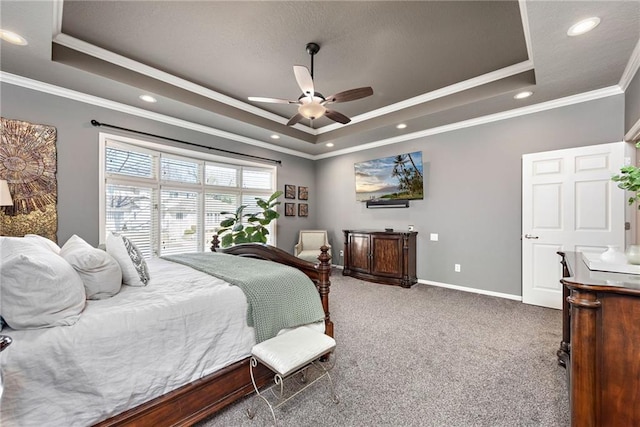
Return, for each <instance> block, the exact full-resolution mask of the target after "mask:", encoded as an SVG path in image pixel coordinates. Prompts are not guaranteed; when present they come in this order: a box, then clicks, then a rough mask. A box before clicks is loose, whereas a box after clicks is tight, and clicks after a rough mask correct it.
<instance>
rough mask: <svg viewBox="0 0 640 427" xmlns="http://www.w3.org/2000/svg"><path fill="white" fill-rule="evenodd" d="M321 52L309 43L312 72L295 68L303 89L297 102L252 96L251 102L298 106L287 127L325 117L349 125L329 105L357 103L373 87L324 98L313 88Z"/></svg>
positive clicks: (344, 118)
mask: <svg viewBox="0 0 640 427" xmlns="http://www.w3.org/2000/svg"><path fill="white" fill-rule="evenodd" d="M319 50H320V45H318V44H317V43H307V53H308V54H309V55H310V56H311V72H309V69H308V68H307V67H305V66H302V65H294V66H293V74H294V75H295V76H296V81H297V82H298V86H300V89H302V95H300V97H298V99H297V100H296V101H293V100H288V99H279V98H263V97H259V96H250V97H249V101H255V102H270V103H275V104H296V105H299V107H298V113H297V114H295V115H294V116H293V117H291V119H289V121H288V122H287V126H293V125H295V124H296V123H298V122H299V121H300V120H302V119H305V118H306V119H310V120H314V119H318V118H320V117H322V116H325V117H327V118H329V119H331V120H333V121H335V122H338V123H342V124H347V123H349V122H350V121H351V119H350V118H349V117H347V116H345V115H344V114H342V113H339V112H338V111H335V110H332V109H329V108H327V107H326V106H327V105H329V104H333V103H335V102H347V101H355V100H356V99H360V98H365V97H367V96H371V95H373V89H372V88H371V87H359V88H356V89H350V90H345V91H343V92H339V93H336V94H335V95H331V96H329V97H326V98H325V97H324V96H323V95H322V94H321V93H320V92H316V90H315V88H314V86H313V56H314V55H315V54H316V53H318V51H319Z"/></svg>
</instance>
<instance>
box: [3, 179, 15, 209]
mask: <svg viewBox="0 0 640 427" xmlns="http://www.w3.org/2000/svg"><path fill="white" fill-rule="evenodd" d="M0 206H13V200H12V199H11V193H10V192H9V183H7V181H6V180H4V179H0Z"/></svg>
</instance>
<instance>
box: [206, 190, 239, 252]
mask: <svg viewBox="0 0 640 427" xmlns="http://www.w3.org/2000/svg"><path fill="white" fill-rule="evenodd" d="M237 207H238V195H237V194H222V193H206V194H205V196H204V212H205V217H204V235H205V241H204V249H205V250H207V249H209V247H210V246H211V239H212V238H213V235H214V234H216V232H217V231H218V228H219V227H220V222H221V221H222V220H223V219H225V218H226V217H227V215H222V212H235V210H236V208H237Z"/></svg>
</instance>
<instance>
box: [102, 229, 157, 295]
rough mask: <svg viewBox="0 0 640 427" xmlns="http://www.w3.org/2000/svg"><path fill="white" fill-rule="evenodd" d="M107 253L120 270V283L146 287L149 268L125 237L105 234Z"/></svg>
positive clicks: (138, 251)
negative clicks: (114, 260) (116, 262)
mask: <svg viewBox="0 0 640 427" xmlns="http://www.w3.org/2000/svg"><path fill="white" fill-rule="evenodd" d="M106 245H107V253H108V254H109V255H111V256H112V257H114V258H115V259H116V261H118V264H120V268H121V269H122V282H123V283H124V284H125V285H129V286H146V285H147V283H149V268H148V267H147V263H146V261H145V260H144V257H143V256H142V253H141V252H140V250H138V248H137V247H136V245H134V244H133V242H132V241H131V240H129V239H128V238H127V237H125V236H122V235H119V234H114V233H109V234H107V242H106Z"/></svg>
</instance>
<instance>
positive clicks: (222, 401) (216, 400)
mask: <svg viewBox="0 0 640 427" xmlns="http://www.w3.org/2000/svg"><path fill="white" fill-rule="evenodd" d="M216 240H217V239H215V238H214V245H213V246H212V247H211V250H212V251H219V252H223V253H227V254H231V255H238V256H245V257H251V258H259V259H265V260H270V261H274V262H278V263H280V264H285V265H289V266H292V267H295V268H297V269H299V270H301V271H302V272H304V273H305V274H306V275H307V276H309V278H310V279H311V280H312V281H313V282H314V283H315V285H316V288H317V289H318V293H319V294H320V299H321V301H322V307H323V309H324V312H325V326H326V332H325V333H326V334H327V335H329V336H331V337H333V322H331V316H330V313H329V290H330V286H331V282H330V280H329V276H330V274H331V263H330V260H331V256H330V255H329V254H328V250H329V248H328V247H326V246H323V247H322V248H321V249H320V250H321V254H320V256H319V257H318V260H319V262H318V263H317V264H312V263H310V262H306V261H304V260H301V259H299V258H296V257H294V256H293V255H291V254H289V253H287V252H285V251H283V250H282V249H278V248H276V247H274V246H269V245H263V244H256V243H246V244H242V245H236V246H233V247H231V248H228V249H222V250H221V249H219V248H218V247H217V245H216V244H215V242H216ZM254 374H256V371H255V370H254ZM272 376H273V373H272V372H271V371H269V370H268V369H267V368H265V367H263V366H262V365H259V366H258V371H257V375H256V382H257V383H258V386H262V385H265V384H266V383H267V382H268V381H270V380H271V379H272ZM251 392H253V385H252V384H251V378H250V375H249V358H246V359H243V360H241V361H239V362H236V363H234V364H232V365H230V366H227V367H226V368H224V369H222V370H220V371H218V372H214V373H212V374H210V375H208V376H206V377H203V378H201V379H199V380H197V381H194V382H192V383H189V384H187V385H184V386H182V387H180V388H178V389H176V390H174V391H172V392H170V393H167V394H165V395H163V396H160V397H157V398H156V399H153V400H151V401H149V402H147V403H144V404H142V405H140V406H137V407H135V408H132V409H130V410H128V411H125V412H123V413H121V414H118V415H116V416H114V417H111V418H109V419H107V420H105V421H102V422H100V423H98V424H96V426H99V427H107V426H109V427H111V426H154V427H156V426H190V425H193V424H195V423H196V422H198V421H201V420H203V419H205V418H206V417H208V416H210V415H212V414H214V413H216V412H217V411H219V410H221V409H222V408H224V407H226V406H228V405H230V404H231V403H233V402H235V401H237V400H239V399H241V398H242V397H244V396H247V395H248V394H250V393H251Z"/></svg>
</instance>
